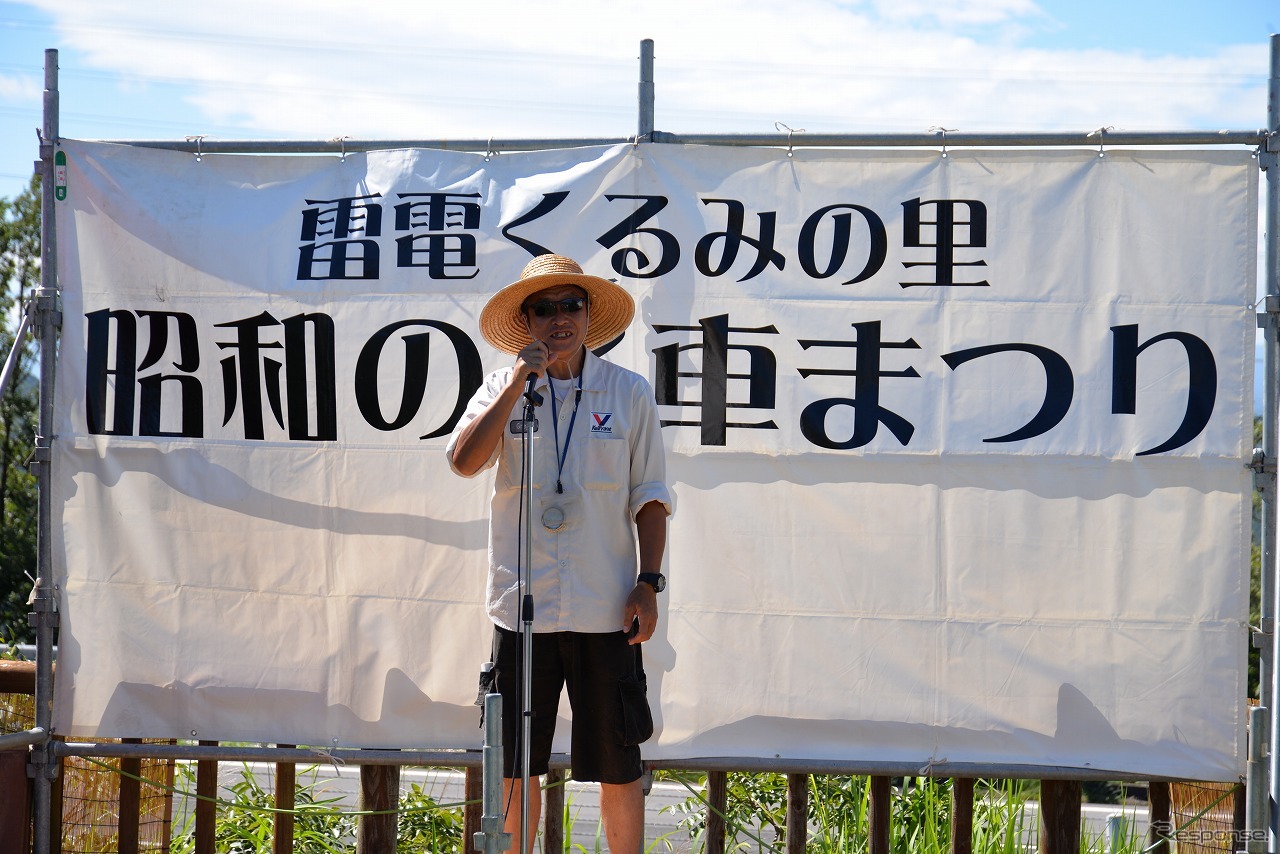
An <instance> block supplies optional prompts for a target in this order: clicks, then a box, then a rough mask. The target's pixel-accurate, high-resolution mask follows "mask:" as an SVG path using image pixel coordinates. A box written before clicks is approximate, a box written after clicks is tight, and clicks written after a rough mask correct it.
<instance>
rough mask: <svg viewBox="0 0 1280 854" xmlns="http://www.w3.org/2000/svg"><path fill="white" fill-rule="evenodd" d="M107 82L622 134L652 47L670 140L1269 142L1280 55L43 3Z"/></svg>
mask: <svg viewBox="0 0 1280 854" xmlns="http://www.w3.org/2000/svg"><path fill="white" fill-rule="evenodd" d="M38 2H39V5H41V6H42V7H43V8H44V9H45V10H46V11H47V12H48V13H50V14H53V15H56V16H57V18H58V20H59V22H60V30H61V31H62V32H63V34H64V37H65V39H66V42H67V44H68V46H71V47H73V48H74V49H75V50H76V51H78V52H81V53H82V54H83V56H84V57H85V59H84V61H85V62H87V63H88V64H89V65H91V66H92V67H93V68H96V69H102V70H109V71H113V72H118V73H121V74H124V75H126V76H127V77H131V78H133V79H136V80H138V81H149V82H150V83H151V84H152V85H163V84H166V83H181V84H184V85H185V84H187V83H190V84H191V85H192V86H193V91H194V94H193V95H191V96H190V99H191V102H192V103H193V104H195V105H196V106H197V107H198V108H199V109H200V110H201V111H202V113H203V115H204V116H205V117H206V118H207V119H208V120H209V121H210V122H211V123H213V124H216V125H220V126H232V127H243V128H246V129H251V130H257V131H258V132H262V131H264V130H269V131H271V132H272V135H276V136H297V137H316V136H336V135H339V134H348V135H352V136H364V137H412V138H423V139H431V138H444V137H455V138H456V137H469V138H483V137H485V136H496V137H503V136H508V137H509V136H513V135H514V136H558V137H581V136H624V135H626V134H628V133H630V132H632V129H633V127H634V122H635V119H634V116H635V115H636V97H637V96H636V92H637V74H638V62H637V56H638V52H639V44H640V40H641V39H644V38H652V39H654V41H655V53H656V62H655V66H656V69H655V88H656V93H657V94H656V108H657V125H658V128H659V129H660V130H667V131H673V132H680V133H695V132H755V133H759V132H768V131H772V129H773V123H774V122H775V121H783V122H785V123H786V124H788V125H790V126H791V127H804V128H806V129H808V130H810V131H824V132H838V131H882V130H908V131H911V130H924V129H926V128H928V127H930V126H946V127H956V128H959V129H961V130H973V131H978V130H995V131H1016V130H1028V131H1031V130H1089V129H1092V128H1095V127H1099V126H1103V125H1110V126H1115V127H1118V128H1127V129H1186V128H1195V127H1205V126H1213V127H1227V126H1230V127H1235V128H1240V127H1243V128H1251V127H1255V126H1257V125H1259V124H1260V121H1261V115H1260V114H1261V112H1262V111H1263V110H1265V103H1266V93H1265V78H1266V63H1267V59H1266V45H1262V44H1260V45H1259V46H1257V48H1256V49H1253V48H1235V49H1231V50H1223V51H1221V52H1219V53H1217V54H1211V55H1207V56H1196V57H1179V56H1162V57H1149V56H1143V55H1141V54H1138V53H1137V52H1130V53H1122V52H1115V51H1070V50H1061V51H1046V50H1041V49H1029V48H1027V47H1024V46H1022V44H1023V43H1024V40H1023V36H1024V35H1025V34H1026V33H1027V32H1028V31H1031V30H1035V29H1037V28H1051V27H1054V26H1056V24H1055V23H1054V21H1053V20H1052V19H1051V18H1050V17H1049V16H1048V15H1046V14H1045V13H1044V12H1043V11H1042V10H1041V9H1040V7H1039V6H1037V5H1036V4H1035V3H1034V2H1031V0H952V2H947V3H937V2H934V0H862V2H846V3H839V2H835V1H834V0H793V2H788V3H785V4H781V3H777V2H776V0H768V2H766V0H736V2H734V1H733V0H704V2H699V3H696V4H695V3H690V2H688V0H650V2H647V3H644V4H635V3H623V2H618V1H617V0H544V2H538V3H529V2H516V0H491V2H487V3H485V4H483V5H479V6H477V5H474V4H460V3H443V2H441V3H423V2H380V3H379V2H370V3H367V4H364V5H356V4H353V3H350V2H339V1H338V0H312V1H311V2H305V3H304V2H299V0H255V2H249V0H223V1H222V2H217V3H212V2H210V3H200V4H188V3H173V2H169V1H168V0H58V2H56V3H55V2H52V0H38Z"/></svg>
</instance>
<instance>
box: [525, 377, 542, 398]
mask: <svg viewBox="0 0 1280 854" xmlns="http://www.w3.org/2000/svg"><path fill="white" fill-rule="evenodd" d="M537 382H538V375H537V373H530V374H529V378H528V379H527V380H525V382H524V397H525V400H527V401H529V402H530V403H532V404H533V405H534V406H541V405H542V395H540V394H538V393H537V392H536V391H534V390H533V386H534V384H535V383H537Z"/></svg>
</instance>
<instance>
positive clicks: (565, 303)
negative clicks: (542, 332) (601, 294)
mask: <svg viewBox="0 0 1280 854" xmlns="http://www.w3.org/2000/svg"><path fill="white" fill-rule="evenodd" d="M586 304H587V298H586V297H567V298H565V299H559V300H550V299H540V300H538V301H537V302H531V303H529V305H528V306H526V308H528V310H529V311H532V312H533V316H534V317H551V316H552V315H553V314H555V313H556V312H557V311H563V312H564V313H565V314H577V313H578V312H580V311H582V309H583V308H584V307H585V306H586Z"/></svg>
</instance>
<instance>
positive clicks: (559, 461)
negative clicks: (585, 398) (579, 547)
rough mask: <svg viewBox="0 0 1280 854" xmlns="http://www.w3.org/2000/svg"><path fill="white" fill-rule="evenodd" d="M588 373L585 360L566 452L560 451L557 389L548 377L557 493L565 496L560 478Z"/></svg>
mask: <svg viewBox="0 0 1280 854" xmlns="http://www.w3.org/2000/svg"><path fill="white" fill-rule="evenodd" d="M586 372H587V364H586V361H585V360H584V361H583V363H582V370H581V371H579V372H578V388H577V389H576V390H575V391H574V393H573V414H572V415H570V416H569V430H568V432H566V433H565V436H564V450H563V451H561V450H560V416H559V414H558V413H557V412H556V387H555V383H553V382H552V381H551V375H550V374H548V375H547V384H548V385H550V386H551V431H552V435H553V436H554V437H555V442H556V493H557V494H559V495H563V494H564V484H562V483H561V482H560V476H561V474H563V473H564V461H565V459H566V458H568V456H569V443H570V442H572V441H573V424H574V422H575V421H577V420H578V403H579V402H580V401H581V400H582V375H583V374H585V373H586Z"/></svg>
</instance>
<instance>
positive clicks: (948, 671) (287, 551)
mask: <svg viewBox="0 0 1280 854" xmlns="http://www.w3.org/2000/svg"><path fill="white" fill-rule="evenodd" d="M63 151H64V152H65V153H66V155H67V160H68V167H67V172H66V191H65V198H63V199H62V200H61V201H59V202H58V204H57V208H56V209H57V217H58V219H57V225H58V263H59V275H60V281H61V287H62V292H63V312H64V323H63V330H62V341H61V351H60V361H59V373H58V377H57V388H58V400H57V413H58V426H57V440H56V442H55V444H54V449H55V454H54V475H55V477H54V481H55V489H56V494H55V496H54V502H55V508H56V512H57V514H58V515H57V518H56V520H55V523H56V524H55V531H56V536H57V537H59V541H58V543H57V544H56V548H55V560H56V568H57V574H58V584H59V586H60V591H61V602H60V607H61V613H62V624H61V625H62V629H61V636H60V650H59V654H60V660H59V665H58V680H57V694H56V706H55V718H56V727H57V729H58V730H59V731H60V732H62V733H64V734H68V735H96V736H116V737H143V736H145V737H177V738H191V737H198V738H201V739H218V740H237V741H260V742H270V743H291V744H310V745H325V746H332V745H337V746H369V747H393V746H394V747H417V748H453V747H477V746H478V745H479V743H480V737H481V734H480V731H479V730H478V728H477V724H478V710H477V709H476V708H475V707H474V706H473V705H472V704H473V701H474V699H475V694H476V682H477V675H478V671H479V667H480V665H481V663H482V662H484V661H485V660H487V656H488V639H489V624H488V621H487V619H486V617H485V615H484V610H483V605H482V599H483V588H484V578H485V563H486V554H485V551H486V529H487V505H488V495H489V490H490V487H491V481H490V480H489V478H490V477H492V475H491V474H490V475H488V476H486V477H483V478H478V479H475V480H471V481H467V480H462V479H460V478H457V477H455V476H453V475H452V474H451V473H450V472H449V469H448V466H447V464H446V462H445V460H444V456H443V450H442V449H443V446H444V441H445V438H446V437H447V435H448V431H449V429H450V427H451V426H452V425H453V423H454V422H455V421H456V419H457V417H458V415H459V413H460V409H461V407H462V405H463V404H465V402H466V400H467V398H468V397H469V395H470V392H471V390H472V389H474V388H475V386H476V385H477V384H478V383H479V381H480V378H481V376H482V375H483V373H485V372H487V371H488V370H491V369H493V368H496V367H499V366H501V365H503V364H506V362H507V360H508V359H509V357H506V356H504V355H502V354H499V353H497V352H495V351H493V350H492V349H491V348H489V347H488V346H487V345H486V344H485V343H484V341H483V339H482V338H481V337H480V336H479V334H478V331H477V328H476V318H477V316H478V314H479V311H480V308H481V306H482V305H483V304H484V301H485V299H486V297H487V295H488V294H490V293H491V292H492V291H494V290H495V289H496V288H498V287H500V286H502V285H504V284H506V283H508V282H510V281H514V280H515V278H516V277H517V276H518V274H519V271H520V269H521V268H522V267H523V266H524V263H525V262H526V261H527V260H528V259H529V257H530V256H531V254H537V253H539V252H541V251H555V252H558V253H561V254H566V255H570V256H572V257H574V258H576V259H578V260H579V261H580V262H581V263H582V264H583V266H584V268H585V269H586V270H587V271H588V272H590V273H595V274H598V275H604V276H608V277H611V278H615V279H617V280H618V281H619V282H620V283H622V284H623V285H624V286H625V287H626V288H627V289H628V290H629V291H631V293H632V294H633V296H634V297H635V299H636V303H637V309H638V311H637V314H636V320H635V322H634V323H633V325H632V326H631V328H630V330H629V331H628V333H627V334H626V335H625V336H624V338H623V339H622V340H621V342H620V343H618V345H617V346H616V347H614V348H613V349H612V350H611V351H610V353H609V354H608V358H610V359H613V360H614V361H617V362H619V363H620V364H623V365H625V366H627V367H630V368H632V369H634V370H637V371H639V372H640V373H642V374H644V375H645V376H647V377H649V378H650V380H651V381H652V383H653V385H654V388H655V393H656V395H657V399H658V403H659V413H660V416H661V418H662V420H663V425H664V426H663V428H662V430H663V436H664V440H665V442H666V446H667V449H668V469H669V473H670V476H671V479H672V485H673V489H674V493H675V496H676V508H677V509H676V514H675V516H674V517H673V519H672V521H671V533H670V543H669V549H668V558H667V566H666V569H667V572H668V575H669V577H670V579H671V582H670V587H669V589H668V592H667V593H666V594H664V597H666V598H665V602H664V605H665V611H664V615H663V621H662V623H661V624H660V627H659V631H658V634H657V635H656V636H655V638H654V640H653V641H651V642H649V643H648V644H646V646H645V656H646V668H647V670H648V671H649V683H650V694H651V700H652V704H653V706H654V711H655V717H656V719H657V726H658V734H657V735H656V736H655V738H654V740H653V741H651V742H650V743H649V744H648V745H647V746H646V748H645V755H646V757H647V758H651V759H662V758H682V759H687V758H692V757H706V756H735V757H769V758H773V757H783V758H794V759H817V758H820V759H835V760H848V761H851V762H853V761H907V762H913V763H914V762H919V764H920V766H922V767H923V766H925V765H927V764H928V763H930V762H942V761H944V760H945V761H949V762H973V763H981V764H1028V765H1039V766H1044V765H1051V766H1068V767H1080V768H1089V769H1092V770H1097V769H1108V770H1115V771H1117V772H1126V773H1131V774H1147V775H1150V776H1162V777H1163V776H1167V777H1183V778H1202V779H1219V780H1234V779H1235V778H1236V777H1237V776H1238V775H1239V773H1241V771H1242V770H1243V763H1244V749H1243V747H1244V741H1243V714H1244V712H1243V698H1244V696H1245V693H1246V685H1245V681H1246V675H1245V674H1246V664H1245V660H1246V651H1247V646H1248V626H1247V606H1246V599H1247V590H1248V565H1249V525H1250V509H1249V508H1250V504H1249V492H1250V486H1251V484H1250V477H1249V473H1248V471H1247V469H1246V468H1245V465H1244V464H1245V462H1247V460H1248V457H1249V451H1250V448H1251V446H1252V418H1251V413H1252V405H1251V400H1250V395H1251V389H1252V370H1253V359H1252V353H1253V342H1254V326H1255V323H1254V311H1253V309H1252V307H1251V302H1252V300H1253V294H1254V287H1255V285H1254V282H1255V263H1256V261H1255V256H1256V248H1255V242H1256V232H1257V222H1256V209H1257V204H1256V203H1257V166H1256V164H1255V163H1254V162H1253V161H1252V159H1251V158H1250V156H1249V154H1248V153H1247V152H1220V151H1179V152H1173V151H1156V152H1150V151H1144V152H1125V151H1119V150H1108V151H1107V152H1106V155H1105V156H1099V155H1098V153H1097V152H1094V151H965V150H960V151H951V152H948V154H947V156H945V157H941V156H939V154H938V153H936V152H916V151H901V152H885V151H876V152H871V151H861V150H850V151H816V150H813V151H810V150H801V151H796V152H794V154H789V153H788V152H786V151H783V150H736V149H725V148H715V149H711V148H689V147H679V146H664V145H638V146H632V145H622V146H616V147H603V148H583V149H571V150H559V151H550V152H540V153H530V154H520V155H500V156H496V157H489V158H485V157H481V156H477V155H471V154H465V153H455V152H441V151H426V150H404V151H388V152H378V153H371V154H368V155H347V156H346V157H345V158H337V157H319V156H317V157H258V156H208V155H206V156H204V157H202V158H196V157H193V156H191V155H189V154H178V153H172V152H163V151H152V150H145V149H140V148H130V147H125V146H113V145H107V144H96V143H82V142H65V143H64V145H63ZM565 714H567V709H566V710H565ZM564 730H565V728H563V727H562V732H561V736H562V737H561V740H560V742H559V743H558V745H557V749H560V750H567V744H568V742H567V737H564V736H567V732H566V731H564Z"/></svg>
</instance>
